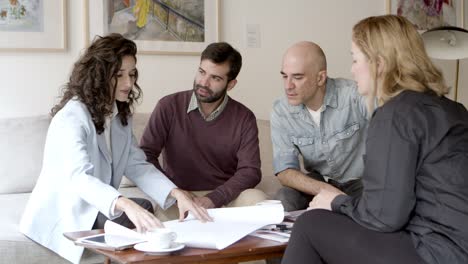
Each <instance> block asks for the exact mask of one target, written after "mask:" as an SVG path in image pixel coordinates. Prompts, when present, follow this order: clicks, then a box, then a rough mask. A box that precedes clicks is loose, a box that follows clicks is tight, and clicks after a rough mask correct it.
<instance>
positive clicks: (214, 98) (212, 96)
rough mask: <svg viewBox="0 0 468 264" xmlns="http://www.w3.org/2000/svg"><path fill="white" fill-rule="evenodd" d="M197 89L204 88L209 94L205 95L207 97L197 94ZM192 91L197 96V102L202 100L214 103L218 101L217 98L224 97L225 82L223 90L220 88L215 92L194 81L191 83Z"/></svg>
mask: <svg viewBox="0 0 468 264" xmlns="http://www.w3.org/2000/svg"><path fill="white" fill-rule="evenodd" d="M198 89H204V90H205V91H207V92H208V94H209V96H207V97H201V96H200V95H198V93H197V90H198ZM193 91H194V93H195V97H197V100H198V101H199V102H202V103H214V102H216V101H218V100H219V99H221V98H224V96H226V94H227V84H226V87H224V89H223V90H221V91H220V92H218V93H215V92H213V91H212V90H210V89H209V88H208V87H205V86H201V85H198V84H195V82H194V83H193Z"/></svg>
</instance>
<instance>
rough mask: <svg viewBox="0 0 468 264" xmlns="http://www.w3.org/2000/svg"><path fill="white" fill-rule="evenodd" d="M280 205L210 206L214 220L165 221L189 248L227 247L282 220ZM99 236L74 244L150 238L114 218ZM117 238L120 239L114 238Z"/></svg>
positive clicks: (114, 244)
mask: <svg viewBox="0 0 468 264" xmlns="http://www.w3.org/2000/svg"><path fill="white" fill-rule="evenodd" d="M283 210H284V209H283V205H281V204H267V205H255V206H245V207H231V208H216V209H208V213H209V215H210V216H211V217H212V218H213V219H214V221H213V222H206V223H202V222H201V221H199V220H197V219H195V218H194V217H193V216H192V215H190V214H189V216H188V217H187V218H186V219H185V220H184V221H183V222H179V220H173V221H167V222H164V223H163V224H164V226H165V227H166V228H169V229H171V230H172V231H174V232H176V233H177V239H176V241H175V242H177V243H182V244H185V245H186V246H189V247H198V248H210V249H224V248H226V247H227V246H229V245H231V244H233V243H235V242H236V241H238V240H240V239H241V238H243V237H245V236H246V235H248V234H250V233H252V232H254V231H256V230H257V229H260V228H262V227H264V226H266V225H271V224H279V223H281V222H282V221H283V218H284V211H283ZM98 236H101V238H100V239H96V238H94V237H95V236H90V237H86V238H81V239H79V240H77V241H76V242H75V243H76V244H78V245H85V246H87V247H98V248H103V249H109V250H120V249H123V248H127V247H129V246H130V245H132V244H135V243H138V242H144V241H148V239H147V237H146V236H145V234H141V233H138V232H136V231H133V230H131V229H128V228H126V227H124V226H121V225H119V224H116V223H114V222H112V221H106V223H105V225H104V234H100V235H98ZM115 238H118V239H115Z"/></svg>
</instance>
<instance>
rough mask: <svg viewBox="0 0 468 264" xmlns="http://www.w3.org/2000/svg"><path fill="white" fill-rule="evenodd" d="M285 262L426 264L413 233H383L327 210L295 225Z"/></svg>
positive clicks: (314, 212) (307, 215) (304, 217)
mask: <svg viewBox="0 0 468 264" xmlns="http://www.w3.org/2000/svg"><path fill="white" fill-rule="evenodd" d="M281 263H283V264H290V263H291V264H292V263H293V264H301V263H328V264H335V263H359V264H366V263H369V264H387V263H388V264H390V263H392V264H394V263H398V264H402V263H408V264H409V263H411V264H418V263H421V264H422V263H424V261H423V260H422V259H421V257H419V255H418V253H417V252H416V249H415V247H414V245H413V242H412V240H411V237H410V235H409V233H407V232H404V231H400V232H394V233H382V232H377V231H373V230H370V229H367V228H365V227H362V226H360V225H359V224H357V223H356V222H354V221H353V220H352V219H351V218H349V217H347V216H345V215H342V214H338V213H334V212H330V211H327V210H319V209H316V210H311V211H308V212H306V213H304V214H303V215H301V216H300V217H299V218H298V219H297V221H296V222H295V224H294V228H293V232H292V235H291V238H290V239H289V243H288V247H287V248H286V252H285V254H284V256H283V260H282V262H281Z"/></svg>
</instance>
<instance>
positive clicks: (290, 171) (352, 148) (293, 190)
mask: <svg viewBox="0 0 468 264" xmlns="http://www.w3.org/2000/svg"><path fill="white" fill-rule="evenodd" d="M281 75H282V76H283V82H284V91H285V97H283V98H281V99H279V100H277V101H276V102H275V103H274V105H273V111H272V114H271V136H272V142H273V158H274V159H273V167H274V172H275V174H276V175H277V177H278V179H279V181H280V182H281V184H282V185H283V187H282V188H281V189H280V190H279V192H278V194H277V199H279V200H281V201H282V202H283V205H284V208H285V210H286V211H295V210H301V209H305V208H307V207H308V205H309V202H310V201H311V200H312V198H313V196H314V195H316V194H317V193H318V192H319V191H320V190H321V189H322V188H337V189H339V190H341V191H342V192H344V193H346V194H348V195H357V194H359V193H360V192H361V190H362V184H361V180H360V178H361V176H362V172H363V168H364V163H363V155H364V143H365V142H364V139H365V134H366V130H367V124H368V118H367V116H368V114H367V110H366V103H365V100H364V98H363V97H361V96H360V95H359V94H358V92H357V86H356V84H355V83H354V82H353V81H351V80H346V79H339V78H337V79H333V78H329V77H327V60H326V57H325V54H324V53H323V50H322V49H321V48H320V47H319V46H318V45H317V44H315V43H313V42H305V41H304V42H299V43H296V44H294V45H293V46H291V47H290V48H289V49H288V50H287V51H286V53H285V54H284V57H283V65H282V69H281ZM299 156H302V160H303V169H301V165H300V162H299ZM304 170H305V172H304Z"/></svg>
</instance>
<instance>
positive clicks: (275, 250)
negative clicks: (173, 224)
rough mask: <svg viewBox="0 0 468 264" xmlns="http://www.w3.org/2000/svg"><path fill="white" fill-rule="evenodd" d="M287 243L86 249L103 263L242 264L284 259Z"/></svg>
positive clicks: (80, 234) (70, 235) (251, 239)
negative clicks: (157, 250) (153, 250)
mask: <svg viewBox="0 0 468 264" xmlns="http://www.w3.org/2000/svg"><path fill="white" fill-rule="evenodd" d="M103 232H104V231H103V230H91V231H80V232H69V233H64V234H63V235H64V236H65V237H66V238H68V239H70V240H72V241H76V240H77V239H78V238H81V237H85V236H90V235H95V234H100V233H103ZM286 245H287V243H280V242H276V241H272V240H267V239H262V238H258V237H253V236H246V237H244V238H243V239H241V240H239V241H237V242H236V243H234V244H232V245H231V246H229V247H227V248H225V249H223V250H214V249H202V248H190V247H185V248H184V249H182V250H180V251H176V252H173V253H172V254H170V255H163V256H155V255H147V254H145V253H144V252H141V251H138V250H135V249H126V250H122V251H108V250H102V249H95V248H89V249H90V250H92V251H94V252H96V253H98V254H102V255H104V256H106V258H107V261H106V263H110V260H112V261H115V262H118V263H154V264H156V263H165V264H169V263H174V264H175V263H208V264H209V263H212V264H214V263H238V262H243V261H251V260H260V259H269V258H276V257H281V256H283V253H284V250H285V249H286Z"/></svg>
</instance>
